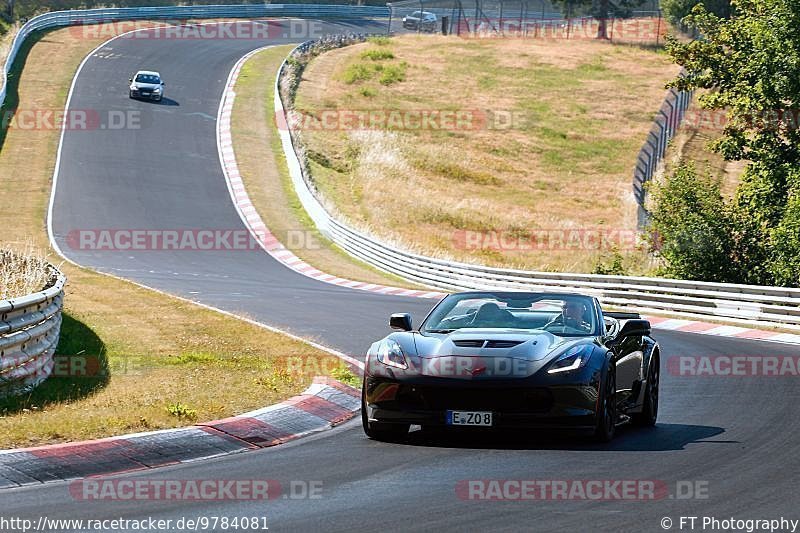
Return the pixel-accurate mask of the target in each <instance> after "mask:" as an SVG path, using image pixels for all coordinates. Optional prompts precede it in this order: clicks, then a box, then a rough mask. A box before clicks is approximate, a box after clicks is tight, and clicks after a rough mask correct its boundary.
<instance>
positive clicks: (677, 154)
mask: <svg viewBox="0 0 800 533" xmlns="http://www.w3.org/2000/svg"><path fill="white" fill-rule="evenodd" d="M712 116H720V113H719V112H717V111H714V112H709V111H704V110H701V109H699V108H698V105H697V98H696V97H695V99H694V101H693V102H692V103H691V105H690V106H689V109H688V110H687V117H689V118H688V120H687V121H685V122H684V123H683V124H682V125H681V127H680V129H679V130H678V133H677V135H675V137H674V138H673V140H672V142H671V143H670V145H669V146H668V147H667V152H666V154H665V156H664V160H665V161H666V162H667V164H666V168H665V171H666V172H670V170H671V169H672V168H674V167H675V166H677V165H678V164H680V163H682V162H687V161H693V162H694V164H695V168H697V170H698V171H699V172H702V173H706V174H710V175H712V176H716V177H718V178H720V179H721V180H722V193H723V195H725V196H726V197H728V198H732V197H733V195H734V194H735V193H736V187H737V186H738V185H739V181H740V179H741V176H742V173H743V172H744V169H745V167H746V165H747V162H746V161H725V159H723V158H722V156H720V155H719V154H717V153H715V152H712V151H711V150H710V149H709V148H708V147H709V145H710V144H711V143H712V142H714V141H716V140H717V139H719V138H720V137H721V135H722V131H721V127H720V126H719V124H720V122H716V121H712V120H703V117H712ZM697 117H700V118H697Z"/></svg>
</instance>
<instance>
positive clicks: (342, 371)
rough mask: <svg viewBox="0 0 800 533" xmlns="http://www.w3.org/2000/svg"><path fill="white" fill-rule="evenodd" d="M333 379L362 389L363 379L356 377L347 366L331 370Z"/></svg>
mask: <svg viewBox="0 0 800 533" xmlns="http://www.w3.org/2000/svg"><path fill="white" fill-rule="evenodd" d="M331 377H332V378H334V379H338V380H339V381H341V382H342V383H346V384H347V385H350V386H351V387H355V388H357V389H358V388H361V378H360V377H358V376H357V375H355V374H354V373H353V372H352V371H351V370H350V369H349V368H348V367H347V366H345V365H342V366H339V367H337V368H334V369H333V370H331Z"/></svg>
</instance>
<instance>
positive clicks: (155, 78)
mask: <svg viewBox="0 0 800 533" xmlns="http://www.w3.org/2000/svg"><path fill="white" fill-rule="evenodd" d="M128 81H130V82H131V86H130V88H129V90H130V93H129V96H130V97H131V98H147V99H150V100H155V101H156V102H160V101H161V99H162V98H163V97H164V85H166V84H165V83H164V80H162V79H161V74H159V73H158V72H155V71H152V70H140V71H139V72H137V73H136V74H135V75H134V76H133V77H132V78H130V79H129V80H128Z"/></svg>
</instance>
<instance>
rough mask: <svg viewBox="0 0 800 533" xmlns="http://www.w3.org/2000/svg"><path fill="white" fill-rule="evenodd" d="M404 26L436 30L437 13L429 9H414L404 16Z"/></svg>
mask: <svg viewBox="0 0 800 533" xmlns="http://www.w3.org/2000/svg"><path fill="white" fill-rule="evenodd" d="M403 28H405V29H407V30H422V31H429V32H433V31H436V15H435V14H434V13H430V12H428V11H414V12H413V13H411V14H410V15H407V16H405V17H403Z"/></svg>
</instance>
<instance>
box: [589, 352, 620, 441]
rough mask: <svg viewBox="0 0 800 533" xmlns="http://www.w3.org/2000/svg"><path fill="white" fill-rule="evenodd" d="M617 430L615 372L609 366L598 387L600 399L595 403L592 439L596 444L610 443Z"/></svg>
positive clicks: (611, 366) (612, 367)
mask: <svg viewBox="0 0 800 533" xmlns="http://www.w3.org/2000/svg"><path fill="white" fill-rule="evenodd" d="M616 430H617V372H616V369H615V368H614V366H613V365H609V367H608V369H607V370H606V376H605V379H604V380H603V384H602V386H601V387H600V398H599V399H598V402H597V425H596V426H595V430H594V439H595V440H596V441H597V442H610V441H611V440H612V439H613V438H614V434H615V433H616Z"/></svg>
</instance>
